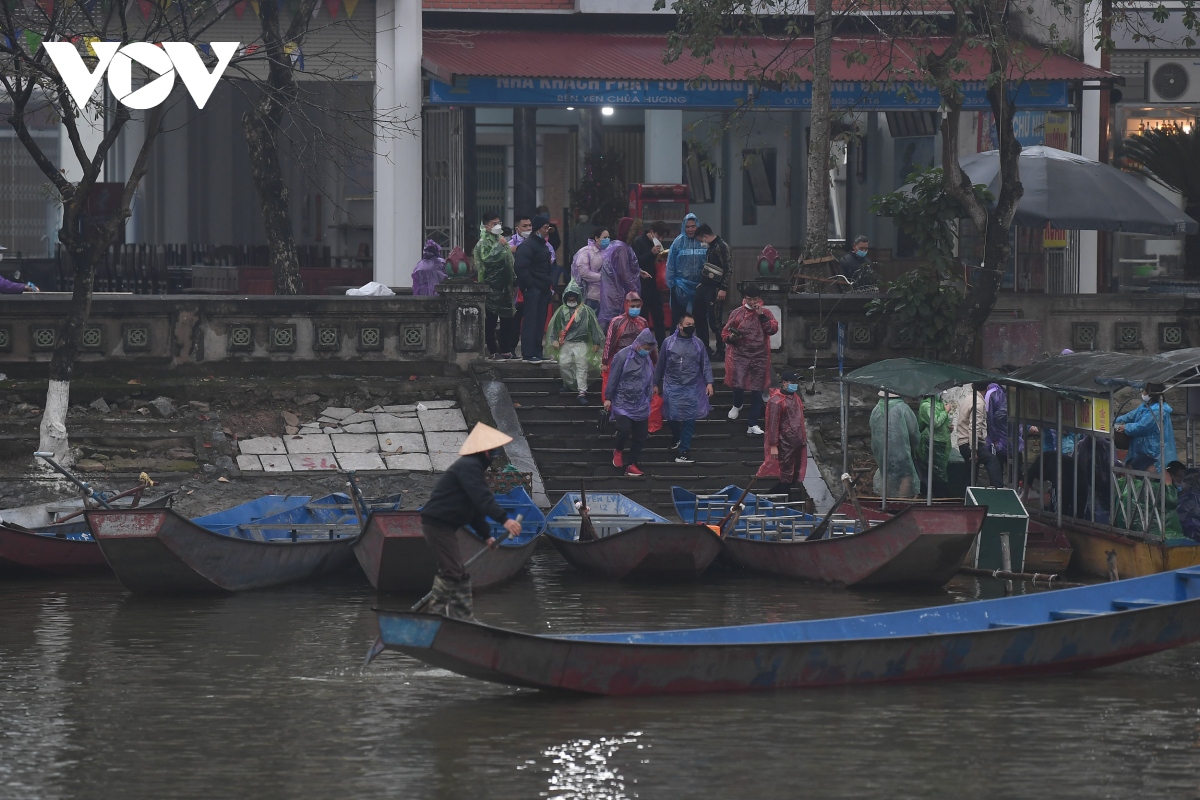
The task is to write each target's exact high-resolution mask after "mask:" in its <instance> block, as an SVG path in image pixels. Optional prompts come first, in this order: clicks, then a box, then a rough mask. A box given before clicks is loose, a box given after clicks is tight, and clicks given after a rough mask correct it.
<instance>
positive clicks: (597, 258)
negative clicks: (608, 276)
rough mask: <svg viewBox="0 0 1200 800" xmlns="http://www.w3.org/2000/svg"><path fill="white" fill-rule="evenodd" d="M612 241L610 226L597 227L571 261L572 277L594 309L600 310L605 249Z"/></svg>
mask: <svg viewBox="0 0 1200 800" xmlns="http://www.w3.org/2000/svg"><path fill="white" fill-rule="evenodd" d="M611 243H612V240H611V239H610V238H609V235H608V228H604V227H599V228H596V229H595V230H593V231H592V238H590V239H588V241H587V244H585V245H584V246H583V247H581V248H579V252H577V253H576V254H575V258H574V260H572V261H571V279H572V280H574V281H575V282H576V283H578V284H579V285H580V287H581V288H582V289H583V291H584V297H583V301H584V302H585V303H587V305H588V307H589V308H590V309H592V311H599V310H600V273H601V271H602V270H603V269H604V251H605V249H606V248H607V247H608V246H609V244H611Z"/></svg>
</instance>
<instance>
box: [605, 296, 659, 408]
mask: <svg viewBox="0 0 1200 800" xmlns="http://www.w3.org/2000/svg"><path fill="white" fill-rule="evenodd" d="M648 327H650V323H649V322H647V321H646V318H645V317H643V316H642V296H641V295H640V294H638V293H637V292H629V293H628V294H626V295H625V313H624V314H621V315H620V316H617V317H613V320H612V322H611V323H610V324H609V326H608V334H607V335H605V337H604V352H603V353H601V355H600V380H601V382H600V391H601V393H603V392H604V387H605V386H607V385H608V367H609V365H610V364H611V363H612V358H613V356H615V355H616V354H617V351H618V350H620V349H621V348H623V347H628V346H629V345H631V344H633V340H634V339H636V338H637V335H638V334H639V333H641V332H642V331H644V330H645V329H646V328H648ZM650 361H651V362H653V363H655V364H657V363H658V347H655V348H654V349H653V350H651V351H650Z"/></svg>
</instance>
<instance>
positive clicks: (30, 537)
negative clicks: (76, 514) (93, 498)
mask: <svg viewBox="0 0 1200 800" xmlns="http://www.w3.org/2000/svg"><path fill="white" fill-rule="evenodd" d="M46 530H47V531H56V532H61V533H63V534H80V533H87V531H88V526H87V522H85V521H84V520H82V519H81V520H79V521H78V522H66V523H63V524H61V525H52V526H50V527H49V528H47V529H46ZM0 571H3V572H6V573H24V572H29V573H35V574H43V575H61V576H70V575H94V574H97V573H100V574H103V573H107V572H110V571H111V570H109V567H108V562H107V561H105V560H104V553H102V552H100V547H99V546H98V545H97V544H96V542H95V541H94V540H90V539H77V538H72V539H68V538H65V537H57V536H41V535H39V534H38V533H37V532H35V531H31V530H26V529H24V528H20V527H17V526H14V525H5V524H4V523H0Z"/></svg>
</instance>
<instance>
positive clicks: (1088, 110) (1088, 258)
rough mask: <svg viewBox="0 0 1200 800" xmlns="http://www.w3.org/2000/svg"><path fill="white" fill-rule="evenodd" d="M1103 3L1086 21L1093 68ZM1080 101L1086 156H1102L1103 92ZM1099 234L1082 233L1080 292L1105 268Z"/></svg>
mask: <svg viewBox="0 0 1200 800" xmlns="http://www.w3.org/2000/svg"><path fill="white" fill-rule="evenodd" d="M1100 6H1101V4H1099V3H1094V4H1090V5H1089V6H1088V8H1087V11H1086V12H1085V16H1084V21H1083V30H1084V34H1083V63H1085V64H1087V65H1088V66H1090V67H1099V66H1100V51H1098V50H1097V49H1096V38H1097V37H1098V36H1099V33H1100V27H1099V24H1098V23H1099V14H1100ZM1080 94H1082V96H1083V97H1082V100H1081V102H1080V104H1079V133H1080V144H1081V149H1082V151H1083V155H1084V156H1085V157H1086V158H1093V159H1097V160H1099V158H1100V92H1099V91H1098V90H1096V89H1094V88H1092V89H1085V90H1084V91H1083V92H1081V93H1080ZM1099 259H1100V247H1099V236H1098V234H1097V233H1096V231H1080V232H1079V293H1080V294H1095V293H1096V287H1097V285H1098V280H1099V274H1098V273H1099V270H1100V269H1101V264H1100V263H1099Z"/></svg>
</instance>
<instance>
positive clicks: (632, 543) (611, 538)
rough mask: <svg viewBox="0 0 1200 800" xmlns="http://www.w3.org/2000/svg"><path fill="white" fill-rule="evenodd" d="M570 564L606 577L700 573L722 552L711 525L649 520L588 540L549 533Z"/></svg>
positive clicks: (552, 541)
mask: <svg viewBox="0 0 1200 800" xmlns="http://www.w3.org/2000/svg"><path fill="white" fill-rule="evenodd" d="M547 538H548V539H549V540H550V543H551V544H553V545H554V547H555V549H556V550H558V552H559V553H560V554H561V555H562V557H563V558H564V559H566V560H567V563H569V564H571V565H572V566H573V567H576V568H577V569H579V570H582V571H583V572H587V573H590V574H593V575H600V576H602V577H605V578H615V579H621V578H677V579H689V578H696V577H699V576H700V575H701V574H702V573H703V572H704V571H705V570H706V569H708V567H709V565H710V564H712V562H713V560H714V559H715V558H716V557H717V555H718V554H719V553H720V552H721V539H720V537H719V536H717V535H716V533H714V532H713V530H712V529H711V528H709V527H708V526H707V525H697V524H690V525H689V524H686V523H675V522H643V523H640V524H637V525H634V526H632V527H630V528H626V529H624V530H621V531H618V532H616V533H612V534H609V535H608V536H603V537H601V538H599V539H595V540H592V541H587V542H579V541H569V540H567V539H562V538H560V537H558V536H547Z"/></svg>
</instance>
